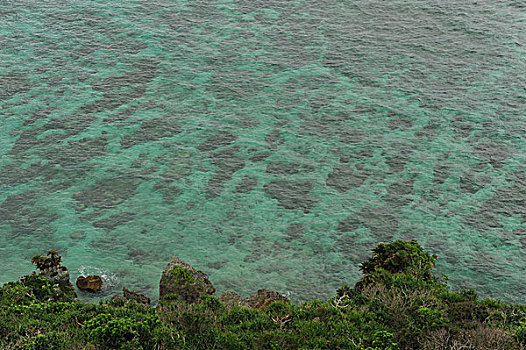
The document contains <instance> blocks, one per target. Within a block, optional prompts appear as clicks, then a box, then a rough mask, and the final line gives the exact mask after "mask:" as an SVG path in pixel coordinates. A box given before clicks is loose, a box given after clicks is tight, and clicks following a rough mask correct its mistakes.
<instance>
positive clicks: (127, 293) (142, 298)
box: [122, 288, 151, 306]
mask: <svg viewBox="0 0 526 350" xmlns="http://www.w3.org/2000/svg"><path fill="white" fill-rule="evenodd" d="M122 292H123V293H124V298H125V299H126V300H128V301H129V300H134V301H136V302H137V303H139V304H143V305H145V306H150V303H151V300H150V298H148V297H147V296H146V295H144V294H141V293H137V292H135V291H133V290H129V289H127V288H123V289H122Z"/></svg>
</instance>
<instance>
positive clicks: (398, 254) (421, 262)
mask: <svg viewBox="0 0 526 350" xmlns="http://www.w3.org/2000/svg"><path fill="white" fill-rule="evenodd" d="M435 261H436V258H435V257H434V256H431V255H429V254H428V253H426V252H425V251H424V249H423V248H422V247H421V246H420V244H418V242H417V241H402V240H398V241H395V242H392V243H388V244H385V243H380V244H378V245H377V246H376V248H375V249H374V250H373V256H372V257H370V258H369V259H368V260H367V261H365V262H363V263H362V264H361V266H360V269H361V270H362V272H363V273H364V275H365V276H367V275H369V274H371V273H373V272H374V271H377V270H379V269H383V270H386V271H388V272H389V273H393V274H394V273H412V274H414V275H415V276H417V277H418V278H420V279H423V280H431V279H433V274H432V270H433V267H434V266H435Z"/></svg>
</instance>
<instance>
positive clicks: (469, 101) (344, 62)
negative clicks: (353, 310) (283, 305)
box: [0, 0, 526, 303]
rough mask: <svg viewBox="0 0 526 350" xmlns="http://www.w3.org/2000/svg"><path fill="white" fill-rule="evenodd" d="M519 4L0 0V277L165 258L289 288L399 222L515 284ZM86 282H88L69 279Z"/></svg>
mask: <svg viewBox="0 0 526 350" xmlns="http://www.w3.org/2000/svg"><path fill="white" fill-rule="evenodd" d="M525 32H526V7H525V6H524V3H523V2H522V1H511V0H505V1H498V2H495V1H490V0H481V1H477V2H471V1H465V0H443V1H429V0H427V1H389V2H386V1H370V0H356V1H299V0H298V1H284V0H275V1H273V0H265V1H257V0H250V1H248V0H246V1H242V0H239V1H234V0H222V1H212V0H195V1H176V0H172V1H168V0H157V1H151V0H148V1H145V0H130V1H126V2H123V3H121V4H119V5H112V4H111V3H108V1H73V0H67V1H64V0H63V1H55V2H52V3H51V2H37V1H27V0H19V1H6V0H0V116H1V119H0V232H1V234H0V283H3V282H7V281H10V280H15V279H17V278H18V277H20V276H21V275H23V274H27V273H29V272H30V271H31V270H32V269H33V267H32V266H31V264H30V262H29V260H30V257H31V256H32V255H33V254H36V253H41V252H43V251H45V250H46V249H50V248H55V249H58V250H59V251H60V252H61V253H62V255H63V260H64V264H65V265H66V266H67V267H68V268H69V269H70V272H71V275H72V279H73V280H74V279H75V278H76V277H77V276H78V275H80V274H81V273H84V274H90V273H98V274H102V275H103V276H104V278H105V280H106V287H105V290H104V292H103V293H102V296H108V295H110V294H112V293H114V292H117V291H119V290H121V289H122V287H123V286H125V287H128V288H131V289H135V290H138V291H141V292H143V293H146V294H147V295H149V296H152V297H155V296H156V295H157V293H158V290H157V288H158V282H159V278H160V274H161V271H162V269H163V267H164V266H165V264H166V263H167V262H168V261H169V259H170V257H171V256H172V255H177V256H179V257H181V258H183V259H184V260H186V261H187V262H188V263H190V264H192V265H194V266H196V267H198V268H200V269H202V270H205V271H206V272H207V273H208V274H209V275H210V278H211V280H212V282H213V283H214V285H215V286H216V287H217V289H218V292H222V291H226V290H235V291H237V292H239V293H241V294H242V295H244V296H247V295H249V294H251V293H253V292H255V291H256V290H257V289H258V288H262V287H265V288H268V289H272V290H277V291H279V292H282V293H284V294H286V295H288V296H289V297H290V298H291V299H293V300H294V301H301V300H305V299H310V298H327V297H330V296H332V295H334V292H335V289H336V288H337V287H339V286H340V285H341V284H342V283H349V284H352V283H354V282H355V281H356V280H357V279H358V278H359V277H360V272H359V269H358V266H359V263H360V262H362V261H363V260H364V259H365V258H367V257H368V256H369V254H370V250H371V249H372V248H374V246H375V245H376V243H377V242H387V241H391V240H393V239H397V238H403V239H417V240H418V241H419V242H420V243H421V244H422V245H423V246H424V247H425V248H426V249H427V250H428V251H430V252H432V253H435V254H437V255H438V256H439V259H438V269H439V271H440V272H441V273H446V274H447V275H449V277H450V283H451V284H452V285H453V286H454V287H455V288H462V287H474V288H477V289H478V290H479V291H480V292H482V294H484V295H491V296H496V297H500V298H502V299H503V300H506V301H513V302H522V303H524V302H526V280H525V279H524V270H525V268H526V250H525V249H526V73H525V72H526V63H525V60H526V40H525V38H526V36H525V34H526V33H525ZM81 297H82V298H84V299H87V300H89V299H90V298H93V297H92V296H89V295H81Z"/></svg>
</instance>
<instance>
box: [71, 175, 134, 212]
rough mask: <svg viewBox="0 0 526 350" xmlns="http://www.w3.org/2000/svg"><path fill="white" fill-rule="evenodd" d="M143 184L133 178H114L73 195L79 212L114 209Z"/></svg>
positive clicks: (101, 181) (98, 182) (99, 182)
mask: <svg viewBox="0 0 526 350" xmlns="http://www.w3.org/2000/svg"><path fill="white" fill-rule="evenodd" d="M140 182H141V180H140V179H138V178H135V177H133V176H121V177H114V178H112V179H104V180H99V181H97V182H96V183H95V184H94V185H92V186H91V187H90V188H88V189H86V190H83V191H80V192H77V193H75V194H73V198H74V199H75V200H76V201H77V204H78V206H77V210H79V211H82V210H84V209H85V208H86V207H94V208H97V209H106V208H113V207H116V206H117V205H119V204H121V203H122V202H124V201H125V200H126V199H128V198H131V197H132V196H133V195H134V194H135V190H136V189H137V187H138V186H139V183H140Z"/></svg>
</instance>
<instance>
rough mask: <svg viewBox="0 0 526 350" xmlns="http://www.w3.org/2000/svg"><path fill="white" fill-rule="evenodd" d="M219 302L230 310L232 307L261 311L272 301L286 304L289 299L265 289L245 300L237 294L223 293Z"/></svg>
mask: <svg viewBox="0 0 526 350" xmlns="http://www.w3.org/2000/svg"><path fill="white" fill-rule="evenodd" d="M219 300H221V302H222V303H223V304H224V305H225V307H226V308H231V307H233V306H243V307H248V308H251V309H258V310H259V311H263V310H264V309H265V308H266V307H267V306H269V305H270V304H271V303H273V302H274V301H283V302H286V303H288V302H289V299H287V298H286V297H284V296H283V295H281V294H279V293H276V292H271V291H269V290H266V289H260V290H258V292H257V293H256V294H254V295H252V296H250V297H248V298H246V299H241V297H240V296H239V294H237V293H236V292H225V293H223V294H221V296H220V297H219Z"/></svg>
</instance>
